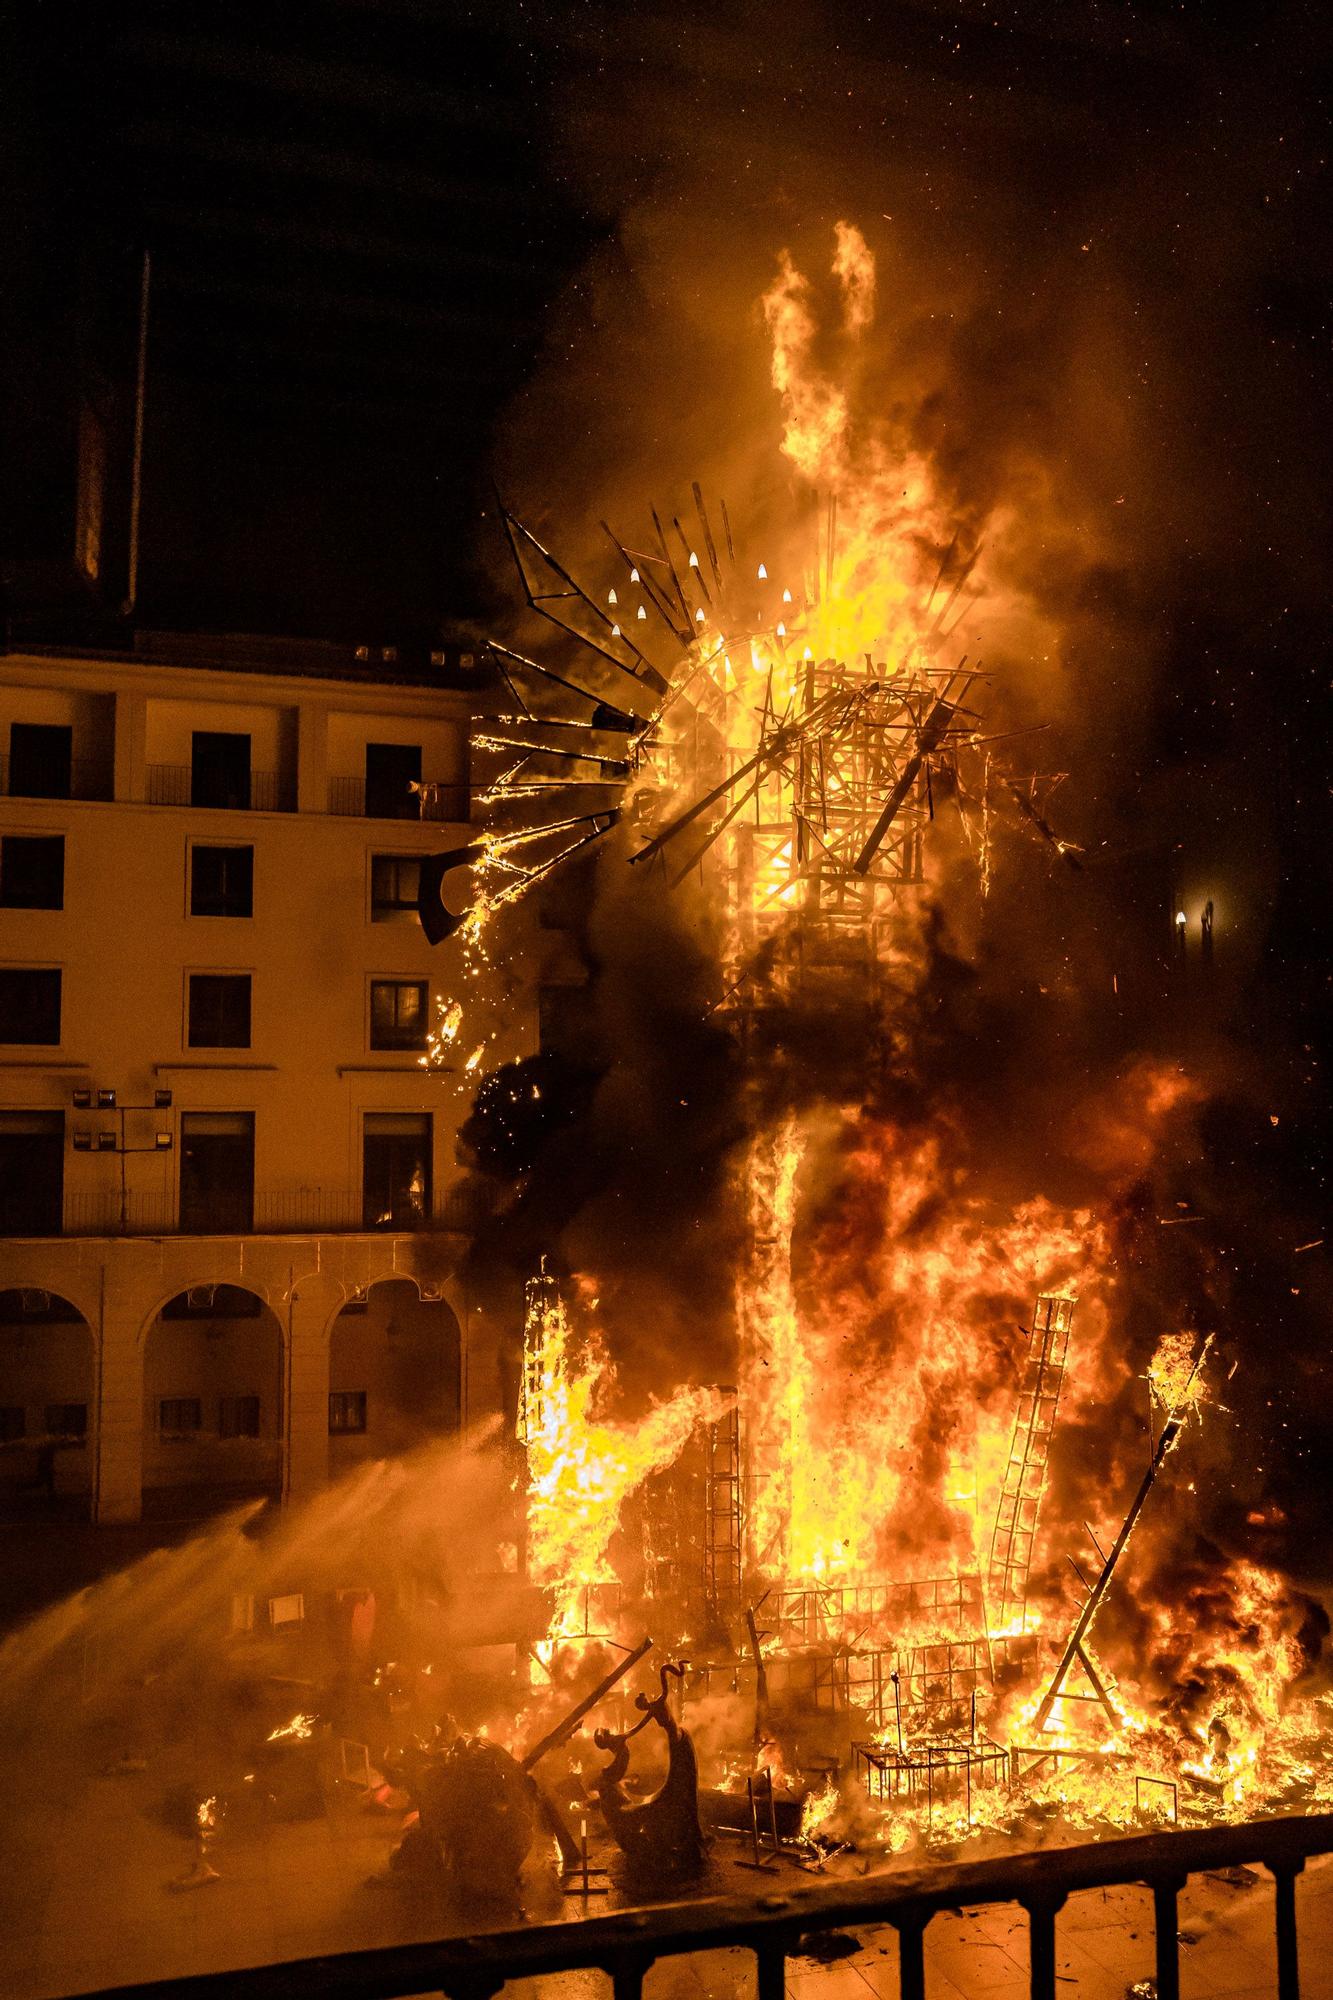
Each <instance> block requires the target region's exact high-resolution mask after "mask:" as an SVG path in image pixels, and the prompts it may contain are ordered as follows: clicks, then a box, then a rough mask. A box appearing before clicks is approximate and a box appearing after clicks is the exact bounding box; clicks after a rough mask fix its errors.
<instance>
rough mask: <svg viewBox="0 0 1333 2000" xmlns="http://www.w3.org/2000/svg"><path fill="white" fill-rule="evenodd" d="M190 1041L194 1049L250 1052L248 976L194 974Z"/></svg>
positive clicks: (240, 973) (226, 973) (191, 995)
mask: <svg viewBox="0 0 1333 2000" xmlns="http://www.w3.org/2000/svg"><path fill="white" fill-rule="evenodd" d="M187 1041H188V1044H189V1046H190V1048H192V1049H248V1048H249V1046H250V975H249V973H248V972H192V973H191V974H190V1021H189V1032H188V1035H187Z"/></svg>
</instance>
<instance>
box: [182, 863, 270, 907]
mask: <svg viewBox="0 0 1333 2000" xmlns="http://www.w3.org/2000/svg"><path fill="white" fill-rule="evenodd" d="M254 884H255V851H254V849H253V847H192V848H191V849H190V915H191V916H192V917H252V916H253V915H254Z"/></svg>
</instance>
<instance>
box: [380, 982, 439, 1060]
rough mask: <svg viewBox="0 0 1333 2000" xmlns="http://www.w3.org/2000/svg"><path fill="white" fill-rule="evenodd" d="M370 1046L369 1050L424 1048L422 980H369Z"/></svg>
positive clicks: (423, 991) (424, 1006)
mask: <svg viewBox="0 0 1333 2000" xmlns="http://www.w3.org/2000/svg"><path fill="white" fill-rule="evenodd" d="M370 1046H371V1048H372V1049H424V1048H425V1046H426V982H425V980H424V979H372V980H371V982H370Z"/></svg>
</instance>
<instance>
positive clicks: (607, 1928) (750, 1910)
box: [88, 1813, 1333, 2000]
mask: <svg viewBox="0 0 1333 2000" xmlns="http://www.w3.org/2000/svg"><path fill="white" fill-rule="evenodd" d="M1328 1853H1333V1813H1316V1814H1312V1815H1311V1816H1310V1817H1309V1818H1306V1819H1276V1820H1252V1821H1250V1822H1249V1823H1248V1824H1246V1825H1242V1826H1213V1827H1203V1828H1198V1829H1194V1830H1191V1831H1188V1832H1175V1833H1154V1834H1135V1835H1132V1836H1131V1837H1129V1838H1128V1839H1124V1840H1108V1841H1102V1842H1099V1843H1095V1844H1094V1843H1089V1844H1088V1845H1086V1846H1079V1847H1060V1848H1047V1849H1045V1850H1043V1851H1042V1852H1039V1853H1031V1854H1003V1855H997V1856H995V1857H993V1858H992V1859H990V1860H987V1861H961V1862H954V1863H949V1864H940V1863H931V1862H927V1863H926V1864H925V1865H924V1866H922V1867H918V1868H907V1869H903V1870H901V1871H900V1872H897V1873H892V1874H885V1875H872V1876H858V1877H857V1878H856V1879H855V1880H851V1881H842V1882H838V1883H831V1882H824V1883H818V1884H815V1883H811V1884H809V1885H808V1886H807V1885H805V1884H802V1885H800V1886H796V1885H794V1884H792V1883H791V1882H790V1880H789V1879H785V1880H781V1881H776V1880H775V1881H773V1882H772V1884H771V1888H770V1893H768V1894H765V1895H763V1896H759V1897H749V1898H744V1897H740V1896H710V1897H705V1898H701V1899H700V1900H699V1901H697V1902H672V1903H661V1904H657V1905H652V1906H649V1907H646V1908H642V1909H631V1910H621V1911H618V1912H617V1913H615V1914H614V1915H610V1916H604V1917H592V1918H589V1919H588V1920H587V1921H585V1922H575V1923H567V1924H560V1923H554V1924H534V1925H532V1926H530V1927H525V1928H515V1929H511V1930H494V1931H483V1932H481V1933H480V1934H478V1935H477V1936H474V1937H455V1938H444V1939H441V1940H439V1941H438V1942H435V1943H427V1944H402V1945H386V1946H382V1947H381V1948H380V1949H378V1950H375V1951H349V1952H339V1953H337V1954H335V1955H333V1956H331V1957H328V1958H298V1959H288V1960H286V1961H284V1962H283V1963H282V1964H281V1965H260V1966H254V1967H251V1968H250V1969H248V1970H231V1971H227V1972H213V1973H203V1974H199V1975H196V1976H194V1977H192V1978H184V1979H172V1980H164V1981H162V1982H161V1983H160V1984H159V1983H156V1982H151V1983H149V1984H147V1985H142V1986H136V1987H134V1988H133V1989H132V1990H133V1991H134V1992H135V1993H136V1994H140V1995H143V1996H144V2000H151V1996H153V1995H154V1994H160V1995H161V1996H162V2000H167V1996H168V1995H169V1996H170V2000H302V1996H308V2000H315V1996H317V1995H318V1996H319V2000H353V1996H355V2000H400V1997H401V1996H403V1995H407V1994H419V1993H441V1992H442V1993H445V1994H447V1995H448V1996H449V2000H491V1996H492V1995H493V1994H496V1993H499V1992H500V1990H501V1989H502V1988H503V1987H504V1985H505V1984H506V1982H507V1981H508V1980H511V1979H533V1978H540V1977H543V1976H545V1975H548V1974H553V1973H561V1972H578V1971H587V1970H595V1971H598V1972H602V1973H605V1974H609V1976H610V1979H611V1988H612V1995H613V2000H641V1996H642V1993H643V1982H644V1977H645V1975H646V1974H647V1972H648V1970H649V1968H650V1967H651V1966H652V1965H653V1964H654V1963H655V1962H656V1960H657V1959H659V1958H676V1957H680V1956H682V1955H683V1954H685V1953H688V1952H696V1951H718V1950H725V1949H727V1948H728V1947H735V1946H741V1947H743V1948H745V1949H748V1950H750V1951H752V1952H753V1953H754V1955H755V1961H756V1968H757V1982H756V2000H784V1996H785V1993H786V1976H787V1955H788V1953H790V1952H793V1951H795V1950H796V1948H797V1946H798V1945H799V1944H800V1943H801V1941H802V1940H803V1939H805V1938H808V1937H810V1936H811V1935H812V1934H817V1933H818V1932H820V1931H830V1930H838V1929H843V1928H845V1927H847V1926H855V1927H857V1928H861V1927H864V1926H867V1925H883V1924H887V1925H890V1926H891V1927H892V1928H893V1929H894V1930H895V1931H896V1932H897V1933H898V1966H899V1982H900V1989H901V1994H902V2000H925V1992H926V1976H925V1952H924V1941H925V1934H926V1928H927V1926H928V1924H929V1923H930V1920H931V1918H932V1917H935V1916H938V1915H939V1914H940V1912H941V1911H943V1910H950V1909H961V1908H963V1907H964V1906H966V1907H968V1908H974V1907H975V1906H976V1905H978V1904H985V1903H1017V1904H1018V1905H1020V1907H1021V1908H1023V1909H1024V1910H1026V1912H1027V1917H1028V1929H1029V1958H1030V1964H1031V1991H1032V1996H1033V2000H1055V1996H1056V1992H1057V1987H1056V1969H1055V1967H1056V1961H1055V1927H1056V1918H1057V1915H1058V1914H1059V1911H1060V1909H1061V1907H1062V1905H1063V1904H1064V1903H1065V1901H1066V1899H1067V1898H1068V1897H1069V1896H1071V1895H1073V1894H1074V1893H1075V1892H1076V1891H1078V1890H1081V1889H1102V1888H1110V1887H1113V1886H1115V1885H1117V1884H1121V1883H1136V1884H1137V1883H1143V1884H1146V1886H1147V1887H1148V1888H1150V1889H1151V1890H1152V1896H1153V1915H1154V1922H1155V1927H1156V1952H1157V1980H1156V1985H1157V2000H1179V1995H1180V1942H1179V1937H1178V1935H1177V1930H1176V1922H1177V1917H1176V1899H1177V1897H1178V1895H1179V1893H1180V1890H1181V1889H1182V1888H1183V1887H1184V1885H1185V1882H1186V1880H1187V1879H1188V1877H1189V1876H1191V1875H1200V1874H1203V1873H1205V1872H1210V1871H1212V1870H1214V1869H1219V1868H1234V1867H1240V1866H1246V1865H1253V1864H1255V1863H1257V1864H1259V1865H1261V1866H1262V1867H1265V1868H1267V1869H1268V1870H1269V1871H1270V1873H1271V1874H1272V1876H1273V1878H1274V1883H1275V1888H1276V1896H1275V1906H1276V1933H1277V1993H1278V2000H1299V1993H1300V1974H1299V1964H1298V1954H1297V1933H1296V1878H1297V1876H1298V1875H1299V1874H1300V1872H1301V1869H1302V1868H1303V1867H1304V1865H1305V1863H1306V1861H1307V1860H1309V1858H1310V1857H1311V1856H1312V1855H1316V1854H1328ZM129 1990H130V1989H128V1988H120V1989H116V1988H109V1989H106V1990H105V1991H104V1992H103V1993H101V1994H98V1995H93V1994H90V1995H89V1996H88V2000H111V1996H112V1994H114V1993H115V1992H116V1991H119V1992H121V1993H122V1994H124V1993H128V1991H129Z"/></svg>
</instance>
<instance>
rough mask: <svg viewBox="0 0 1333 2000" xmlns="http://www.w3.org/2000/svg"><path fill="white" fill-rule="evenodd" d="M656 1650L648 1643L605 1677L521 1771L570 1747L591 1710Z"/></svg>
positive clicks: (535, 1749) (524, 1759) (531, 1754)
mask: <svg viewBox="0 0 1333 2000" xmlns="http://www.w3.org/2000/svg"><path fill="white" fill-rule="evenodd" d="M652 1650H653V1642H652V1640H651V1639H645V1640H643V1642H642V1644H640V1645H638V1646H636V1647H635V1648H634V1651H633V1652H632V1653H627V1654H626V1655H625V1657H624V1659H623V1660H620V1661H618V1662H617V1663H616V1665H615V1666H614V1667H612V1669H611V1671H610V1673H609V1674H606V1675H604V1676H603V1678H602V1679H601V1680H600V1681H598V1683H597V1685H596V1687H595V1688H594V1689H593V1691H592V1693H591V1694H585V1695H584V1697H583V1700H582V1701H580V1702H576V1703H575V1705H574V1707H573V1708H571V1709H570V1711H569V1713H568V1715H566V1716H565V1718H564V1720H563V1721H561V1722H557V1724H556V1726H555V1728H554V1729H552V1730H550V1731H549V1732H548V1734H547V1735H545V1736H543V1738H542V1740H541V1742H540V1743H535V1744H534V1745H533V1747H532V1749H531V1750H529V1751H528V1753H527V1755H526V1756H525V1757H522V1758H520V1760H519V1762H520V1767H521V1768H522V1769H523V1770H525V1771H531V1770H532V1769H533V1767H534V1766H535V1765H537V1764H539V1763H540V1762H541V1760H542V1758H543V1757H547V1756H549V1755H550V1753H551V1751H552V1750H558V1749H559V1748H560V1745H561V1744H562V1743H568V1741H569V1739H570V1737H571V1736H572V1735H573V1734H574V1731H575V1730H576V1729H577V1728H578V1726H579V1724H580V1723H581V1722H582V1720H583V1718H584V1716H585V1715H586V1714H587V1713H588V1710H589V1709H590V1708H596V1706H597V1704H598V1702H599V1701H602V1700H604V1699H605V1697H606V1696H607V1695H609V1694H610V1692H611V1690H612V1688H613V1687H614V1686H615V1685H616V1682H617V1681H622V1680H624V1678H625V1675H626V1674H627V1673H628V1672H629V1670H630V1668H631V1667H636V1666H637V1665H638V1663H639V1661H640V1660H641V1659H642V1658H643V1656H644V1654H645V1653H651V1652H652Z"/></svg>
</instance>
